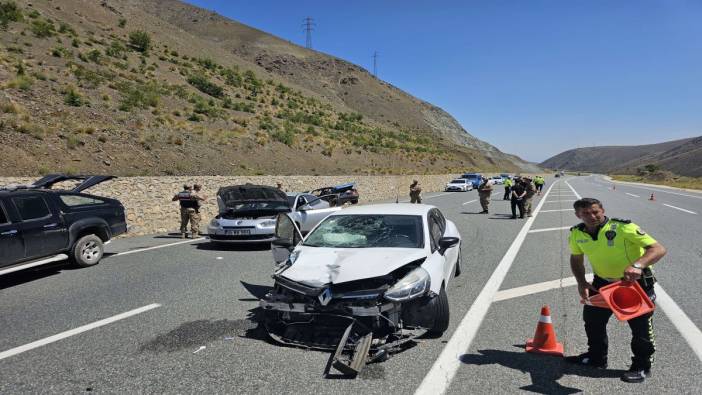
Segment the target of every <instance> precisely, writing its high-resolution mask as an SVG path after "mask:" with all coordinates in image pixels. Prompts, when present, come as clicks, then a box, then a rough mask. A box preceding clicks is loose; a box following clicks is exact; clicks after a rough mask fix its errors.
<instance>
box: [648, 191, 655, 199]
mask: <svg viewBox="0 0 702 395" xmlns="http://www.w3.org/2000/svg"><path fill="white" fill-rule="evenodd" d="M648 200H656V197H655V196H653V192H651V197H650V198H648Z"/></svg>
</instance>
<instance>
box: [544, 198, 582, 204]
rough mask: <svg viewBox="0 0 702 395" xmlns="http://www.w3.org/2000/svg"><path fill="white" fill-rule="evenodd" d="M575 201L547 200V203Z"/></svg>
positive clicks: (572, 200) (571, 200)
mask: <svg viewBox="0 0 702 395" xmlns="http://www.w3.org/2000/svg"><path fill="white" fill-rule="evenodd" d="M574 201H575V199H570V200H547V201H546V203H558V202H574Z"/></svg>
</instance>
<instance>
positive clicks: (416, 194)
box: [409, 180, 422, 204]
mask: <svg viewBox="0 0 702 395" xmlns="http://www.w3.org/2000/svg"><path fill="white" fill-rule="evenodd" d="M409 189H410V192H409V196H410V203H419V204H421V203H422V195H421V194H422V187H421V186H419V181H417V180H412V184H411V185H410V188H409Z"/></svg>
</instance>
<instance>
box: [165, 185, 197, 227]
mask: <svg viewBox="0 0 702 395" xmlns="http://www.w3.org/2000/svg"><path fill="white" fill-rule="evenodd" d="M192 193H193V188H192V187H191V186H190V185H183V190H182V191H180V192H178V193H177V194H176V195H175V196H173V199H171V200H173V201H174V202H175V201H177V202H178V203H180V237H181V238H183V239H184V238H185V236H186V235H187V232H188V222H190V227H191V229H192V230H193V231H195V229H196V228H194V227H193V217H194V216H195V214H196V213H197V200H194V199H193V197H192ZM196 221H197V220H196Z"/></svg>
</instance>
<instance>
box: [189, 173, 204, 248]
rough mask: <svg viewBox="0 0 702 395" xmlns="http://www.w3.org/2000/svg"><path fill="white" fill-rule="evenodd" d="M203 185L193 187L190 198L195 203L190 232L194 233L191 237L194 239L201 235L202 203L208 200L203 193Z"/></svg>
mask: <svg viewBox="0 0 702 395" xmlns="http://www.w3.org/2000/svg"><path fill="white" fill-rule="evenodd" d="M201 191H202V185H200V184H195V185H193V192H192V193H191V194H190V198H191V199H193V200H194V201H195V206H196V207H195V214H193V215H192V216H191V217H190V231H191V232H192V234H191V237H192V238H193V239H194V238H196V237H198V236H199V233H200V220H201V219H202V218H201V217H200V209H201V208H202V202H204V201H205V200H206V199H207V196H205V195H204V194H203V193H202V192H201Z"/></svg>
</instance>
